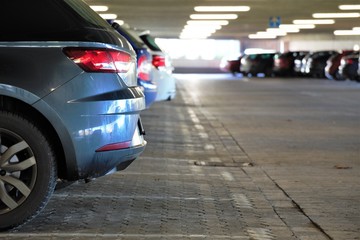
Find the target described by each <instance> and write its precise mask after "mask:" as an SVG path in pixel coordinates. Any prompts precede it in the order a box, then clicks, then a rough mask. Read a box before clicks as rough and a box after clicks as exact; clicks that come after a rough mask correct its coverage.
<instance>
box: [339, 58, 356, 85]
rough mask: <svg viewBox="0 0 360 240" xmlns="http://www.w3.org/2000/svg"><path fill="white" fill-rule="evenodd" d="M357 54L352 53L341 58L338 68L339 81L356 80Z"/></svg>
mask: <svg viewBox="0 0 360 240" xmlns="http://www.w3.org/2000/svg"><path fill="white" fill-rule="evenodd" d="M358 68H359V52H354V53H352V54H349V55H347V56H343V57H342V58H341V61H340V66H339V76H340V78H341V79H343V80H346V79H349V80H358V78H359V75H358Z"/></svg>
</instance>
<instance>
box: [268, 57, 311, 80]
mask: <svg viewBox="0 0 360 240" xmlns="http://www.w3.org/2000/svg"><path fill="white" fill-rule="evenodd" d="M307 53H308V52H305V51H288V52H285V53H278V54H276V55H275V56H274V67H273V74H274V75H275V76H294V75H295V70H294V67H295V59H298V58H300V57H302V56H305V55H306V54H307Z"/></svg>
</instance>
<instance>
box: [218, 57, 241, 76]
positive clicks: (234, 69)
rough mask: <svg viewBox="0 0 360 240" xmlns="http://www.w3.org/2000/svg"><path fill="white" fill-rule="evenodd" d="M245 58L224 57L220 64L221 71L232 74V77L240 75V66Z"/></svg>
mask: <svg viewBox="0 0 360 240" xmlns="http://www.w3.org/2000/svg"><path fill="white" fill-rule="evenodd" d="M242 57H243V56H237V57H234V58H230V57H224V58H222V59H221V62H220V66H219V67H220V70H221V71H223V72H227V73H231V74H232V75H234V76H235V75H236V74H237V73H240V64H241V58H242Z"/></svg>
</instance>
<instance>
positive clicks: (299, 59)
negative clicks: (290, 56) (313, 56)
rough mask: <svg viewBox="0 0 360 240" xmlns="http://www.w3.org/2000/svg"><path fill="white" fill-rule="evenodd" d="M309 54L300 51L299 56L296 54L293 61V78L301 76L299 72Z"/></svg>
mask: <svg viewBox="0 0 360 240" xmlns="http://www.w3.org/2000/svg"><path fill="white" fill-rule="evenodd" d="M308 54H309V51H301V54H298V55H297V56H296V57H295V59H294V74H295V76H301V75H303V73H302V72H301V68H302V63H303V59H304V58H305V57H306V56H307V55H308Z"/></svg>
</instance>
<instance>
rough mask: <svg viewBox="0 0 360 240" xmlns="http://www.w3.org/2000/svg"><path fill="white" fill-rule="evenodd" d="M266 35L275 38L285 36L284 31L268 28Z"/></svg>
mask: <svg viewBox="0 0 360 240" xmlns="http://www.w3.org/2000/svg"><path fill="white" fill-rule="evenodd" d="M266 32H267V33H270V34H275V35H276V36H286V31H285V30H283V29H279V28H268V29H266Z"/></svg>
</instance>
